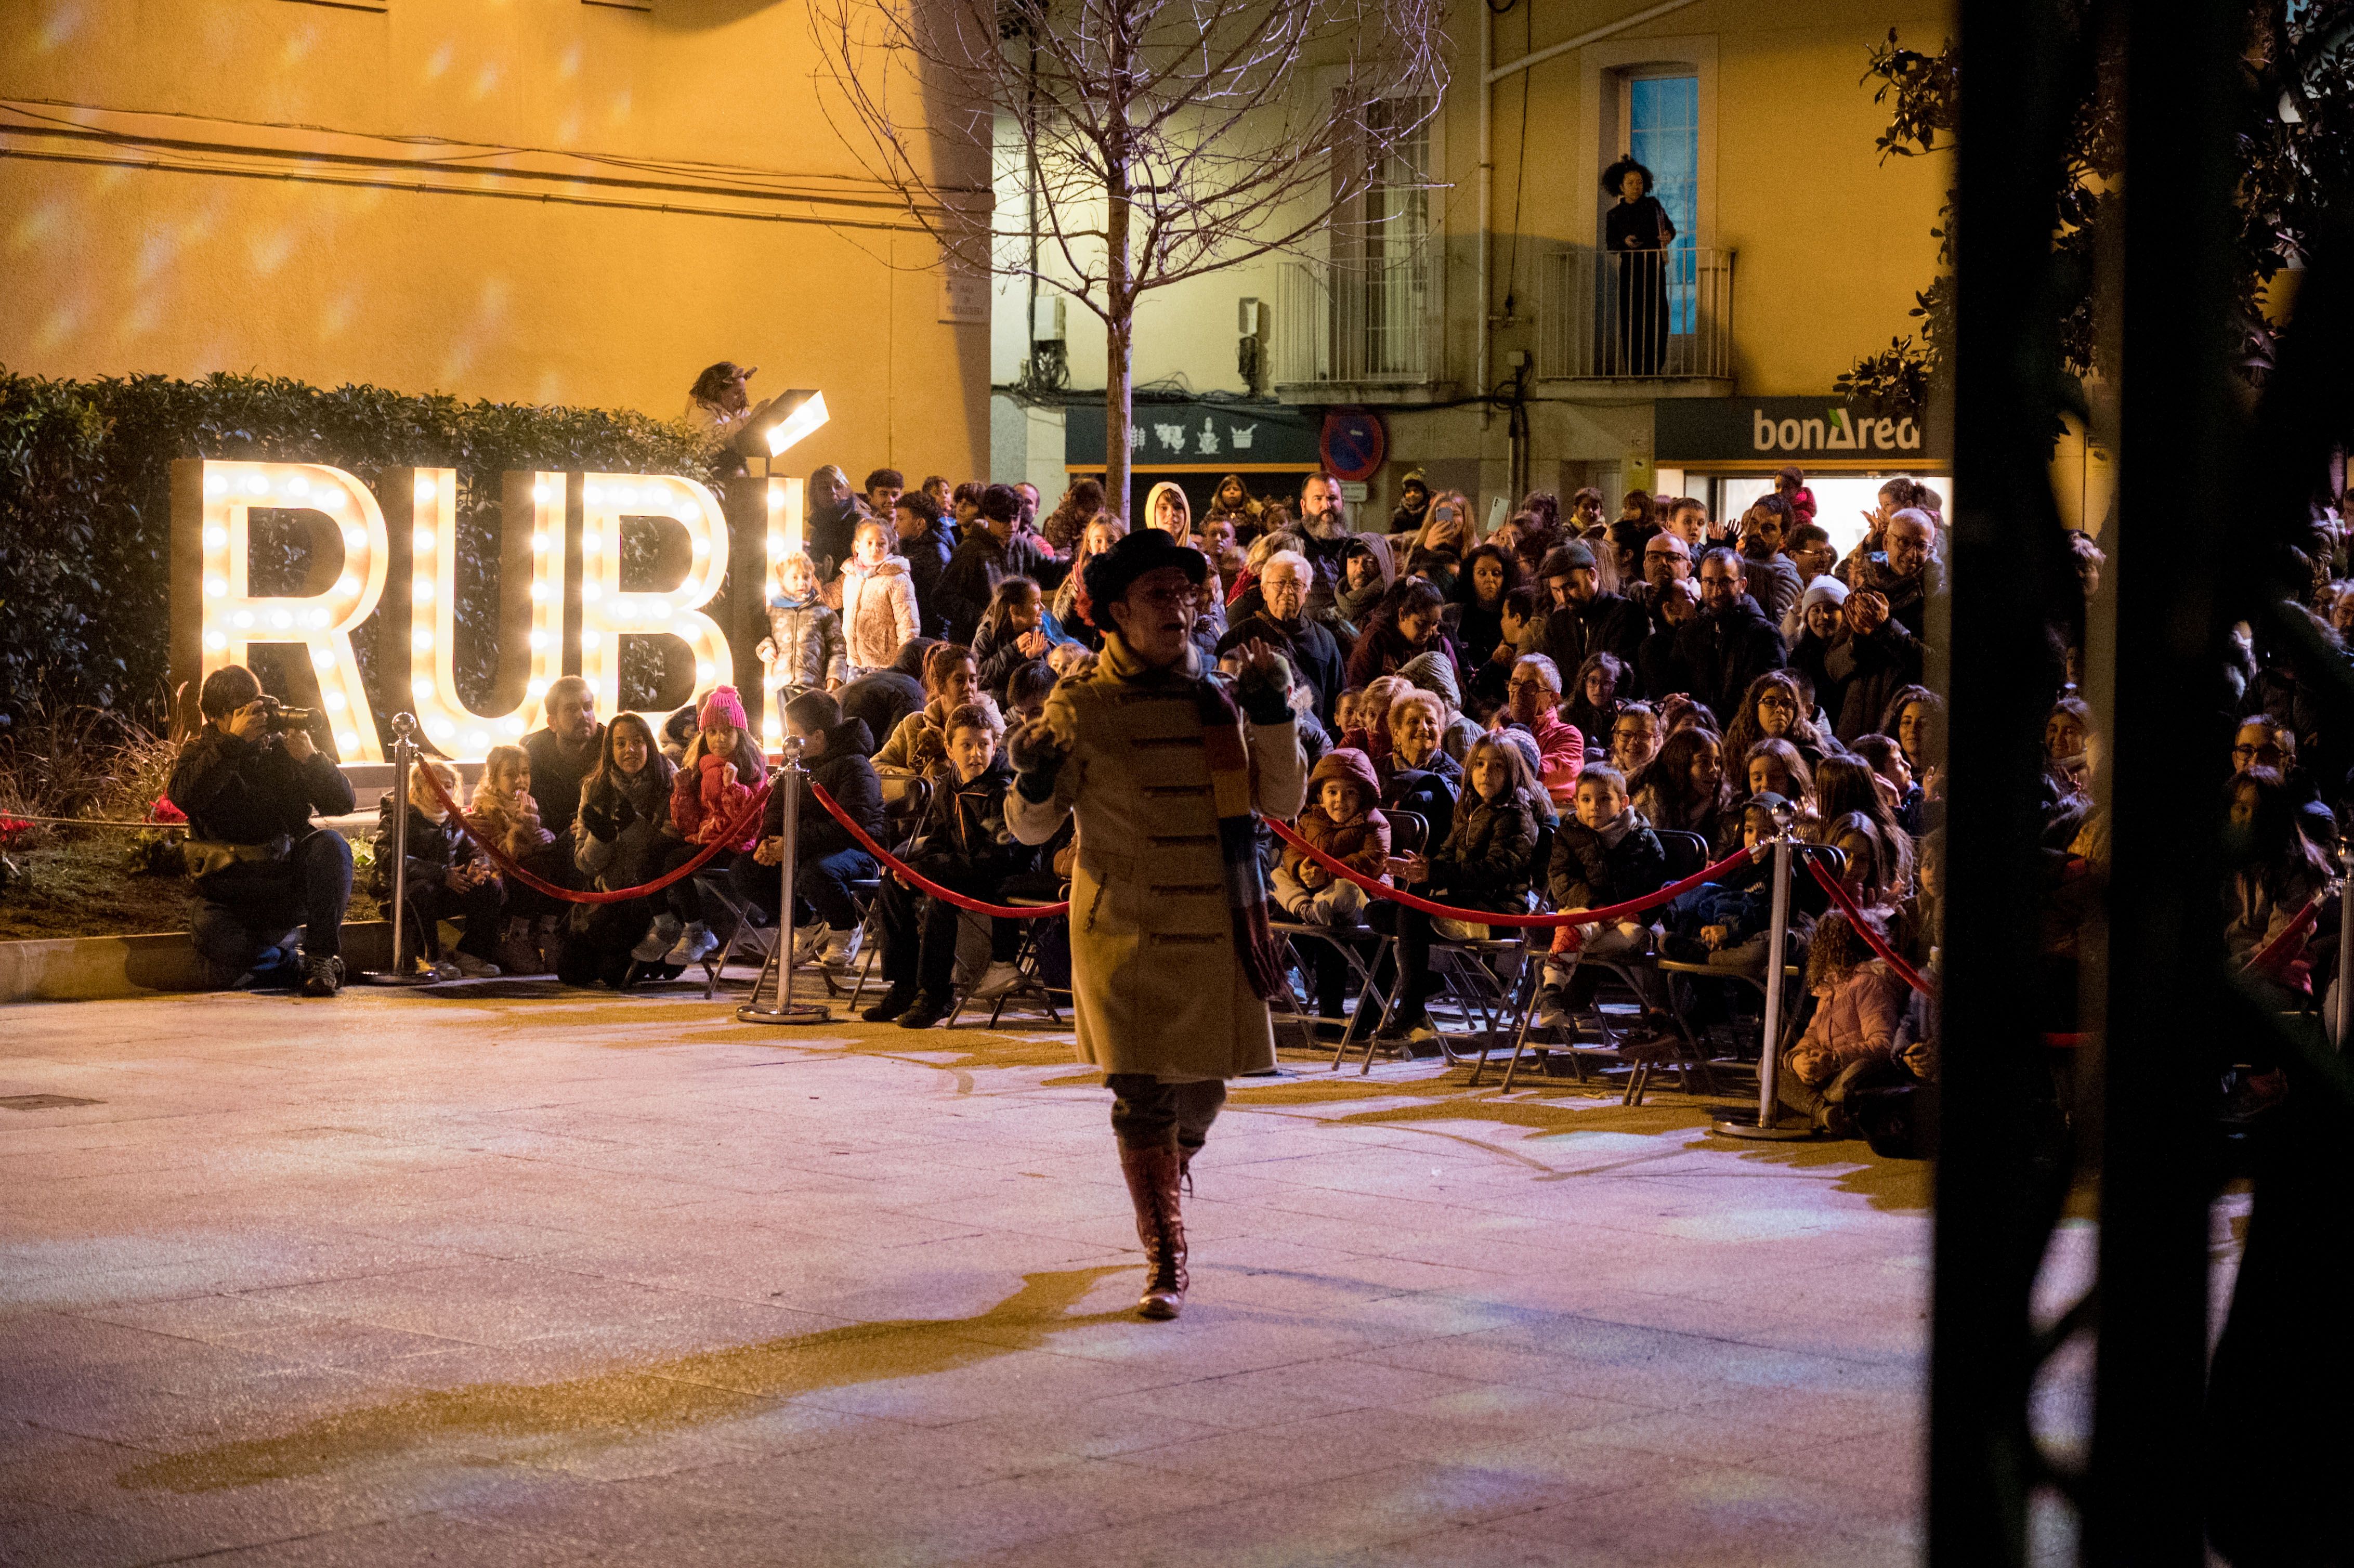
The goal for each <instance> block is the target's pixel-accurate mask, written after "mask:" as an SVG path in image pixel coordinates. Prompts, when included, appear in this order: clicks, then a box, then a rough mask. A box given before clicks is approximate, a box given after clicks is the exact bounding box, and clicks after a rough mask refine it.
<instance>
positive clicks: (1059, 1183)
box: [0, 982, 1929, 1568]
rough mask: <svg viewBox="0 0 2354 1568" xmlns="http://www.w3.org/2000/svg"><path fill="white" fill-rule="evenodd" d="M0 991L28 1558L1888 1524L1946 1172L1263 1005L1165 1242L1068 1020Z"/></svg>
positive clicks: (536, 1553) (1446, 1541) (7, 1252)
mask: <svg viewBox="0 0 2354 1568" xmlns="http://www.w3.org/2000/svg"><path fill="white" fill-rule="evenodd" d="M536 989H537V988H535V987H532V986H527V985H511V984H507V985H503V984H502V983H500V982H492V983H489V984H483V985H475V986H456V987H449V988H444V989H443V990H441V991H438V992H434V993H397V992H385V991H367V990H361V989H355V990H353V991H347V992H346V993H345V996H344V997H343V998H342V999H341V1000H339V1001H334V1002H301V1001H293V1000H291V999H287V998H282V997H261V996H214V997H200V998H188V999H160V998H159V999H155V1000H150V1001H133V1002H117V1003H89V1004H80V1005H74V1006H60V1007H23V1008H16V1009H13V1010H10V1011H9V1012H7V1013H6V1015H5V1022H0V1097H5V1100H0V1172H4V1174H0V1314H5V1316H0V1562H5V1563H42V1564H72V1565H75V1568H109V1565H113V1564H133V1563H177V1562H182V1561H186V1560H200V1561H202V1562H203V1563H207V1564H208V1565H211V1564H218V1565H221V1568H229V1565H232V1564H233V1565H237V1568H248V1565H250V1568H262V1565H264V1564H269V1565H272V1568H275V1565H280V1564H295V1563H319V1564H329V1563H332V1564H338V1565H344V1564H376V1563H385V1564H392V1563H483V1564H498V1565H502V1568H525V1565H538V1564H557V1563H564V1564H571V1563H583V1564H585V1563H616V1564H618V1563H644V1564H673V1563H712V1564H752V1563H821V1564H833V1563H949V1562H957V1563H1023V1564H1039V1565H1042V1568H1043V1565H1048V1564H1055V1565H1060V1564H1072V1565H1078V1564H1098V1563H1122V1564H1134V1563H1255V1564H1257V1563H1263V1564H1294V1563H1352V1564H1360V1563H1362V1564H1375V1563H1384V1564H1386V1563H1445V1564H1462V1565H1467V1568H1476V1565H1479V1564H1500V1563H1531V1564H1535V1563H1548V1564H1549V1563H1578V1564H1583V1565H1589V1568H1608V1565H1613V1564H1619V1563H1628V1564H1632V1563H1727V1564H1733V1563H1759V1564H1763V1563H1776V1564H1807V1565H1809V1568H1836V1565H1841V1564H1850V1563H1853V1564H1867V1563H1868V1564H1896V1563H1907V1562H1910V1561H1912V1560H1913V1559H1914V1556H1915V1555H1916V1553H1917V1550H1918V1547H1917V1542H1918V1524H1917V1520H1916V1517H1915V1516H1916V1510H1917V1494H1918V1491H1919V1487H1920V1450H1921V1447H1922V1430H1921V1419H1922V1411H1921V1393H1920V1386H1919V1384H1920V1377H1921V1369H1922V1365H1923V1357H1924V1349H1925V1339H1926V1327H1927V1325H1926V1318H1925V1312H1926V1304H1927V1283H1928V1277H1929V1276H1928V1269H1927V1249H1928V1240H1929V1220H1928V1211H1927V1198H1928V1171H1927V1168H1926V1167H1925V1166H1922V1165H1918V1164H1907V1163H1893V1162H1882V1161H1878V1160H1873V1159H1872V1156H1871V1155H1870V1154H1869V1153H1868V1152H1867V1151H1866V1150H1864V1148H1863V1146H1862V1145H1861V1144H1860V1143H1840V1144H1831V1145H1762V1146H1761V1145H1741V1144H1736V1143H1734V1142H1731V1141H1729V1140H1725V1139H1718V1138H1715V1137H1713V1136H1712V1135H1711V1134H1710V1133H1709V1132H1708V1131H1707V1130H1706V1127H1707V1118H1706V1115H1705V1111H1704V1108H1703V1105H1702V1102H1701V1101H1699V1100H1694V1099H1689V1098H1685V1097H1680V1096H1677V1095H1674V1094H1659V1095H1655V1096H1654V1097H1653V1099H1652V1101H1651V1103H1649V1105H1647V1106H1645V1107H1641V1108H1638V1109H1631V1110H1630V1109H1627V1108H1624V1107H1620V1106H1619V1105H1618V1104H1617V1101H1616V1099H1615V1098H1613V1097H1609V1096H1607V1095H1606V1094H1605V1093H1603V1092H1600V1091H1598V1090H1596V1089H1594V1088H1592V1087H1585V1088H1581V1087H1579V1086H1575V1085H1574V1084H1570V1083H1566V1082H1564V1081H1561V1080H1540V1082H1541V1084H1542V1087H1540V1088H1538V1089H1534V1090H1531V1089H1528V1088H1526V1087H1524V1086H1521V1087H1516V1088H1515V1091H1514V1093H1513V1094H1512V1095H1511V1097H1502V1096H1500V1095H1499V1094H1498V1093H1497V1092H1496V1091H1495V1089H1494V1086H1493V1083H1494V1079H1493V1076H1492V1075H1490V1080H1489V1084H1488V1086H1486V1087H1483V1088H1481V1089H1479V1090H1470V1089H1467V1088H1466V1087H1465V1086H1464V1080H1465V1078H1466V1076H1467V1072H1466V1070H1464V1069H1458V1070H1456V1071H1454V1072H1453V1073H1447V1072H1445V1071H1442V1070H1441V1069H1439V1068H1438V1067H1437V1065H1433V1064H1426V1063H1395V1064H1390V1063H1384V1064H1383V1065H1378V1066H1377V1067H1376V1068H1375V1070H1374V1072H1373V1075H1372V1076H1371V1077H1369V1078H1360V1077H1359V1076H1357V1075H1356V1074H1355V1072H1354V1069H1353V1066H1352V1069H1351V1070H1350V1071H1349V1072H1348V1073H1347V1074H1345V1075H1341V1076H1339V1077H1337V1078H1336V1077H1335V1076H1334V1075H1331V1074H1329V1073H1328V1072H1326V1071H1324V1070H1323V1067H1322V1065H1320V1061H1319V1060H1318V1059H1317V1058H1312V1057H1309V1056H1306V1055H1298V1054H1290V1053H1287V1054H1286V1060H1285V1074H1286V1075H1285V1076H1284V1077H1282V1078H1280V1079H1264V1078H1263V1079H1256V1080H1247V1081H1246V1082H1245V1083H1243V1084H1240V1085H1237V1086H1236V1093H1235V1097H1234V1098H1233V1100H1232V1101H1231V1102H1230V1105H1229V1108H1228V1110H1227V1112H1226V1114H1225V1117H1224V1118H1222V1119H1221V1120H1220V1122H1219V1124H1218V1127H1217V1129H1216V1131H1215V1133H1214V1135H1213V1137H1212V1139H1211V1143H1210V1148H1209V1150H1208V1152H1207V1153H1206V1154H1205V1155H1204V1158H1203V1160H1201V1161H1200V1162H1199V1163H1198V1164H1197V1167H1196V1181H1197V1185H1198V1189H1199V1191H1198V1193H1197V1195H1196V1196H1195V1197H1194V1198H1193V1201H1192V1202H1190V1203H1189V1205H1188V1218H1189V1220H1190V1222H1191V1226H1192V1232H1193V1294H1192V1297H1191V1298H1190V1299H1189V1301H1188V1304H1187V1306H1186V1309H1185V1314H1184V1317H1183V1318H1182V1320H1180V1321H1178V1322H1176V1323H1173V1324H1151V1323H1143V1322H1139V1321H1137V1320H1136V1319H1134V1318H1133V1316H1132V1314H1131V1313H1130V1312H1129V1305H1130V1303H1131V1302H1132V1301H1133V1299H1134V1298H1135V1295H1136V1291H1137V1288H1138V1287H1139V1286H1140V1282H1141V1277H1142V1276H1141V1270H1140V1254H1139V1251H1138V1248H1137V1242H1136V1235H1135V1230H1134V1225H1133V1222H1132V1220H1131V1218H1130V1215H1129V1202H1128V1198H1127V1193H1126V1191H1125V1189H1124V1187H1123V1186H1122V1184H1121V1181H1120V1177H1119V1167H1118V1163H1117V1160H1116V1158H1115V1155H1114V1152H1113V1148H1112V1143H1111V1139H1110V1136H1109V1133H1108V1128H1107V1123H1106V1107H1107V1097H1106V1095H1105V1093H1104V1091H1103V1090H1102V1089H1101V1088H1100V1086H1098V1085H1097V1080H1096V1078H1095V1075H1093V1074H1092V1073H1091V1072H1087V1071H1083V1070H1080V1069H1077V1068H1076V1067H1074V1066H1073V1065H1071V1061H1070V1047H1069V1037H1068V1035H1067V1034H1061V1035H1054V1034H1047V1035H1029V1034H1024V1033H1014V1032H985V1031H981V1030H967V1031H962V1032H959V1033H946V1032H933V1033H924V1034H916V1033H911V1032H907V1031H902V1030H899V1029H896V1028H893V1027H887V1026H885V1027H875V1026H869V1025H865V1024H854V1025H846V1026H840V1027H832V1028H820V1029H817V1030H813V1031H801V1032H795V1031H789V1030H779V1029H763V1028H758V1027H755V1026H749V1025H744V1024H739V1023H737V1022H735V1020H734V1018H733V1017H732V1015H731V1012H730V1011H729V1009H728V1007H726V1006H725V1005H719V1004H713V1003H707V1002H705V1001H701V1000H700V997H699V994H697V995H696V996H695V997H693V998H692V999H690V998H686V997H679V998H675V999H673V998H652V997H631V998H628V999H615V998H609V997H601V996H591V995H587V994H584V993H578V992H564V991H557V990H555V989H554V988H552V987H550V988H547V989H546V994H543V995H535V994H533V993H534V991H535V990H536Z"/></svg>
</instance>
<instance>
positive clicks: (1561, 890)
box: [1537, 766, 1668, 1029]
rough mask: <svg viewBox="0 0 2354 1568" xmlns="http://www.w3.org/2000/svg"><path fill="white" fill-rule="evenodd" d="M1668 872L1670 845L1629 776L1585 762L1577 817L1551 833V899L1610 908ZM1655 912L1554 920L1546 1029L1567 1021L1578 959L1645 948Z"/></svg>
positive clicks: (1540, 1016)
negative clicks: (1632, 790) (1581, 921)
mask: <svg viewBox="0 0 2354 1568" xmlns="http://www.w3.org/2000/svg"><path fill="white" fill-rule="evenodd" d="M1667 880H1668V862H1667V855H1666V852H1664V851H1663V850H1661V849H1660V847H1659V835H1658V834H1657V833H1655V832H1652V831H1651V826H1650V824H1649V822H1646V821H1644V820H1643V814H1642V813H1641V812H1640V811H1638V810H1635V806H1634V802H1633V801H1632V800H1630V799H1628V794H1627V780H1626V778H1625V776H1624V775H1622V774H1621V773H1620V772H1619V771H1618V770H1617V768H1610V767H1606V766H1605V767H1599V768H1587V769H1586V770H1585V773H1584V774H1582V775H1581V776H1580V777H1579V779H1578V780H1577V796H1576V814H1575V818H1570V819H1564V821H1562V824H1561V826H1560V828H1559V829H1558V830H1557V831H1556V832H1554V834H1553V863H1552V864H1551V866H1550V867H1548V868H1547V882H1548V884H1549V885H1550V887H1551V890H1552V893H1553V907H1554V908H1556V909H1561V910H1571V909H1606V908H1608V907H1610V906H1613V905H1617V904H1623V903H1625V902H1627V901H1628V900H1629V899H1633V898H1639V897H1641V896H1642V895H1644V894H1646V893H1654V892H1657V891H1658V890H1659V888H1660V887H1662V886H1663V885H1666V883H1667ZM1651 918H1652V917H1651V916H1646V915H1640V914H1637V915H1628V916H1620V917H1619V918H1617V919H1614V920H1610V921H1607V922H1602V921H1596V922H1593V923H1591V924H1586V925H1579V926H1563V927H1557V928H1556V929H1555V930H1554V932H1553V949H1552V952H1553V956H1552V958H1551V959H1549V960H1548V961H1547V962H1546V965H1545V983H1544V988H1543V991H1541V992H1540V993H1539V1000H1538V1010H1537V1022H1538V1023H1539V1024H1540V1025H1541V1026H1543V1027H1544V1028H1547V1029H1563V1028H1567V1027H1569V1026H1570V1022H1571V1017H1570V1013H1571V1006H1572V996H1571V992H1570V989H1569V988H1570V980H1571V979H1572V977H1573V976H1574V975H1575V971H1576V968H1577V964H1578V962H1579V960H1580V959H1608V958H1619V957H1633V956H1636V955H1638V954H1641V953H1645V952H1648V951H1649V948H1650V942H1651V924H1650V922H1651Z"/></svg>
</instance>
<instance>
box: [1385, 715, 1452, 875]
mask: <svg viewBox="0 0 2354 1568" xmlns="http://www.w3.org/2000/svg"><path fill="white" fill-rule="evenodd" d="M1451 717H1452V715H1450V714H1448V712H1447V701H1446V699H1445V698H1443V697H1441V696H1439V695H1438V694H1437V693H1435V692H1425V691H1410V692H1404V693H1401V694H1399V695H1398V697H1397V698H1396V700H1395V701H1394V702H1392V703H1391V704H1390V711H1389V732H1390V749H1389V755H1388V756H1386V757H1384V758H1382V759H1381V761H1380V762H1379V763H1377V764H1375V765H1374V772H1375V773H1376V774H1378V775H1379V776H1380V778H1381V781H1382V809H1383V810H1400V811H1412V812H1415V813H1416V815H1418V816H1420V817H1421V818H1422V819H1423V821H1425V822H1426V823H1427V824H1428V825H1429V828H1430V842H1432V843H1437V842H1438V841H1439V840H1441V839H1443V838H1445V837H1446V836H1447V829H1448V828H1450V827H1452V826H1453V825H1454V822H1455V800H1456V797H1458V795H1460V794H1461V793H1462V792H1463V765H1462V764H1461V763H1459V762H1458V761H1456V760H1455V758H1452V757H1449V756H1447V750H1446V748H1445V747H1443V746H1441V745H1440V744H1439V742H1440V739H1441V737H1443V736H1445V735H1446V733H1447V724H1448V721H1449V719H1450V718H1451Z"/></svg>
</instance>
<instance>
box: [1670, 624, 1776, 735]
mask: <svg viewBox="0 0 2354 1568" xmlns="http://www.w3.org/2000/svg"><path fill="white" fill-rule="evenodd" d="M1675 662H1676V665H1677V667H1678V668H1677V673H1678V674H1679V675H1680V676H1681V680H1682V689H1683V690H1685V691H1687V692H1689V693H1691V694H1692V696H1693V697H1694V698H1696V699H1698V700H1699V701H1700V702H1701V703H1702V705H1705V706H1706V707H1707V708H1708V710H1709V711H1710V712H1711V713H1713V714H1714V715H1716V720H1717V723H1719V724H1721V725H1729V724H1731V723H1732V722H1733V717H1734V715H1735V714H1737V713H1739V712H1740V711H1741V698H1742V695H1743V694H1744V693H1746V692H1747V691H1748V690H1749V683H1750V682H1752V681H1754V680H1755V679H1756V678H1757V677H1758V676H1760V675H1762V674H1764V673H1765V672H1767V671H1768V670H1778V669H1780V668H1782V666H1783V665H1784V664H1785V663H1787V662H1788V654H1787V651H1786V650H1785V649H1784V648H1783V646H1782V634H1781V633H1780V632H1779V631H1777V630H1775V629H1774V623H1773V622H1772V621H1770V620H1766V619H1765V612H1764V611H1763V610H1761V609H1758V608H1757V601H1756V600H1755V599H1752V598H1750V597H1749V596H1748V595H1747V594H1745V593H1744V594H1742V595H1740V596H1739V597H1738V598H1736V599H1734V601H1733V602H1732V603H1731V604H1729V605H1727V606H1725V607H1724V608H1723V609H1703V610H1702V611H1701V613H1700V617H1699V619H1697V620H1691V621H1687V622H1686V623H1685V624H1684V625H1682V626H1681V627H1680V628H1678V629H1677V630H1676V640H1675Z"/></svg>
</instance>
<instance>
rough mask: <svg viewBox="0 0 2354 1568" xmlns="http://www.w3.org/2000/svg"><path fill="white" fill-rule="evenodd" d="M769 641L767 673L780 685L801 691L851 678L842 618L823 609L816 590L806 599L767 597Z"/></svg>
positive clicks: (822, 602) (823, 603)
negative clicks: (771, 657) (771, 655)
mask: <svg viewBox="0 0 2354 1568" xmlns="http://www.w3.org/2000/svg"><path fill="white" fill-rule="evenodd" d="M769 641H771V642H774V643H775V644H776V645H777V662H775V663H774V664H771V665H770V666H769V672H770V673H771V674H772V675H773V677H774V678H775V680H776V683H777V684H779V685H780V686H783V687H786V688H788V689H789V690H791V691H793V692H795V693H800V692H805V691H808V690H810V689H811V688H812V687H819V688H822V687H823V686H824V685H825V684H826V683H828V682H832V683H834V684H836V685H839V684H840V683H843V681H845V680H848V679H849V678H850V671H849V657H848V645H847V644H846V643H845V642H844V641H843V636H842V617H840V616H838V615H836V614H834V612H833V611H832V610H831V609H827V608H826V605H825V600H824V599H822V598H821V597H820V596H819V595H818V593H817V591H816V590H815V589H811V592H810V595H809V597H808V598H807V599H787V598H785V597H784V596H783V595H781V594H774V595H771V596H770V597H769ZM894 652H896V648H895V650H894Z"/></svg>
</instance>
